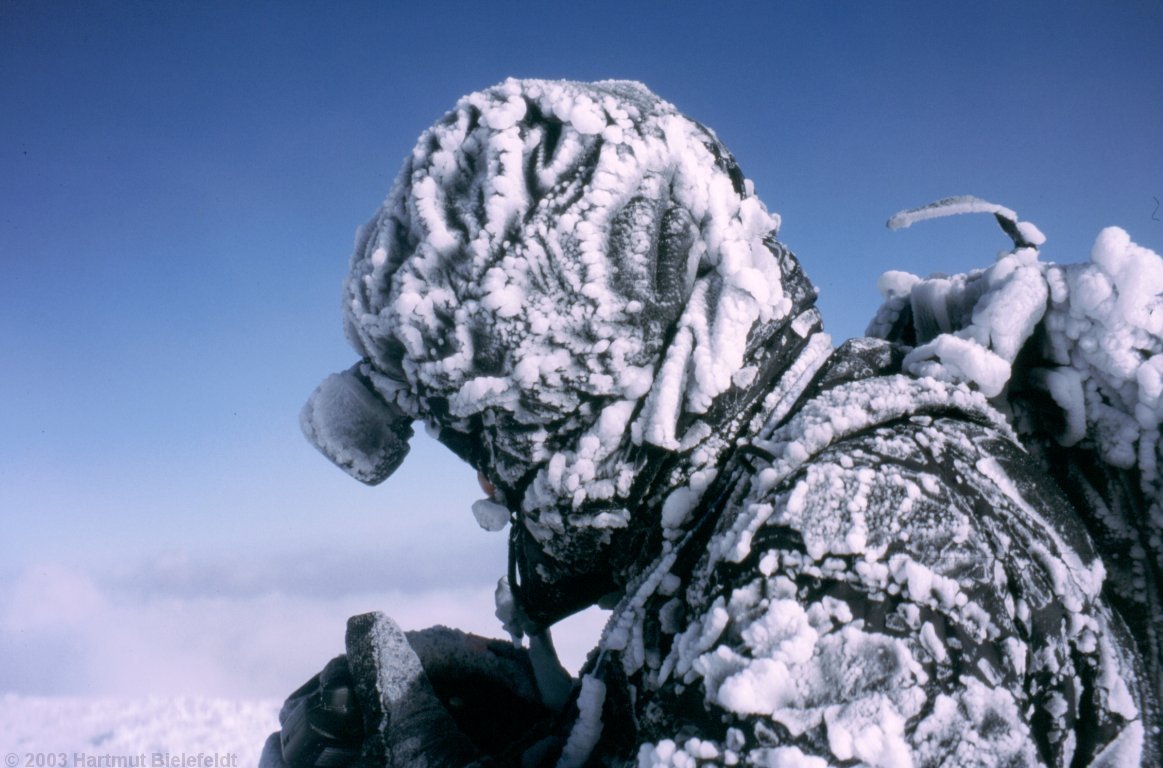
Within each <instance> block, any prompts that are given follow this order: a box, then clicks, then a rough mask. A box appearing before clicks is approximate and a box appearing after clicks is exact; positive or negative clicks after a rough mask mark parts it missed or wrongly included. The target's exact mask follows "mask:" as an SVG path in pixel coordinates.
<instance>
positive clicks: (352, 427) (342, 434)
mask: <svg viewBox="0 0 1163 768" xmlns="http://www.w3.org/2000/svg"><path fill="white" fill-rule="evenodd" d="M299 424H300V426H301V427H302V428H303V434H304V435H306V436H307V440H308V441H310V443H311V444H312V445H314V446H315V447H316V448H318V449H319V451H320V453H322V454H323V455H324V456H326V457H327V458H329V459H331V461H332V462H334V463H335V465H336V466H337V467H339V468H340V469H342V470H343V471H345V472H347V474H349V475H351V476H352V477H354V478H355V479H356V480H359V481H360V482H362V483H367V484H368V485H377V484H379V483H381V482H383V481H384V480H386V479H387V478H388V476H389V475H391V474H392V473H393V472H395V471H396V468H397V467H399V466H400V464H401V463H403V461H404V457H405V456H407V455H408V440H409V439H410V438H411V437H412V418H411V417H410V416H408V415H407V414H406V413H404V412H403V411H402V410H400V408H399V407H397V406H396V405H395V404H393V403H389V402H386V401H385V400H384V399H383V398H382V397H380V396H379V395H378V394H377V393H376V392H375V390H373V389H372V387H371V385H370V383H369V382H368V381H367V379H366V378H364V377H363V376H362V375H361V374H360V372H359V365H355V366H352V367H351V368H349V369H347V370H346V371H344V372H343V373H335V374H332V375H331V376H328V377H327V378H326V379H324V380H323V383H322V384H320V385H319V386H318V387H317V388H316V389H315V391H314V392H312V393H311V397H310V398H308V399H307V403H306V405H304V406H303V410H302V411H301V412H300V414H299Z"/></svg>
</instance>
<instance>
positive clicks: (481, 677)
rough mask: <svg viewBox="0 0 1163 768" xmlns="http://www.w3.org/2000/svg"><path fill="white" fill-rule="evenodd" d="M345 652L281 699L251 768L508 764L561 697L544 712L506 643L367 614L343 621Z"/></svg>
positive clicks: (519, 652)
mask: <svg viewBox="0 0 1163 768" xmlns="http://www.w3.org/2000/svg"><path fill="white" fill-rule="evenodd" d="M346 645H347V655H346V656H339V657H337V658H335V659H333V660H332V661H330V662H329V663H328V664H327V666H326V667H324V669H323V671H322V672H320V673H319V674H318V675H316V676H315V677H313V678H311V680H309V681H308V682H307V683H305V684H304V685H303V686H301V687H300V688H299V689H298V690H296V691H295V692H294V693H293V694H291V696H290V697H289V698H288V699H287V702H286V704H285V705H284V706H283V709H282V711H281V712H280V713H279V723H280V725H281V727H282V730H281V731H280V732H279V733H276V734H272V735H271V737H270V738H269V739H268V740H267V743H266V746H265V748H264V750H263V755H262V758H261V759H260V762H259V765H260V768H342V767H343V766H359V768H383V767H384V766H389V765H390V766H394V767H396V768H403V767H404V766H421V765H423V766H430V767H433V768H434V767H436V766H458V768H459V767H460V766H467V765H474V764H479V765H483V764H486V763H489V762H491V761H492V759H493V758H497V759H499V760H501V761H502V762H504V763H508V762H510V761H514V760H519V755H520V754H521V753H522V752H524V751H525V750H526V749H527V748H529V747H531V746H532V745H534V744H535V743H537V742H538V741H542V740H544V737H546V736H547V735H548V734H549V732H550V730H551V723H552V720H553V717H554V715H555V710H556V709H557V708H558V707H559V703H558V702H557V701H556V699H557V698H558V697H559V693H560V692H556V693H555V694H553V695H551V696H550V698H551V699H552V700H553V702H552V703H553V705H554V706H553V707H549V706H546V704H545V703H544V701H543V700H544V698H545V696H543V694H542V693H541V691H540V690H539V689H538V686H537V682H536V675H535V674H534V670H533V666H532V664H531V663H530V661H529V659H528V655H527V652H526V651H524V650H523V649H520V648H516V647H514V646H513V645H512V644H511V643H508V642H505V641H500V640H488V639H485V638H481V637H477V636H474V635H468V634H465V633H463V632H458V631H456V630H451V629H447V628H445V627H433V628H430V629H426V630H422V631H420V632H410V633H407V634H405V633H404V632H402V631H401V630H400V628H399V627H398V626H397V625H396V624H395V622H393V621H392V620H391V619H390V618H388V617H387V616H385V615H383V614H378V613H370V614H364V615H362V616H355V617H353V618H351V619H350V620H349V621H348V628H347V642H346ZM542 676H543V677H544V674H543V675H542ZM544 746H547V745H542V747H544ZM534 751H542V750H534Z"/></svg>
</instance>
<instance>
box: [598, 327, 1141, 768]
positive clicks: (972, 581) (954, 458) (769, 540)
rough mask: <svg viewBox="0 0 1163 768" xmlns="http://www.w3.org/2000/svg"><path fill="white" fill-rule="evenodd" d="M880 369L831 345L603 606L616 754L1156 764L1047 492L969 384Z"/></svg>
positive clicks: (1081, 555) (1073, 532) (746, 761)
mask: <svg viewBox="0 0 1163 768" xmlns="http://www.w3.org/2000/svg"><path fill="white" fill-rule="evenodd" d="M878 367H879V368H880V369H881V375H875V376H868V375H867V373H869V372H870V371H875V370H876V369H877V368H878ZM892 368H893V365H892V350H891V349H890V348H889V347H888V346H887V345H881V346H877V345H876V343H875V342H869V341H866V342H856V343H850V344H849V345H847V346H846V347H845V348H843V349H841V350H840V351H839V352H838V353H837V354H836V356H835V357H834V358H833V359H832V361H830V363H829V364H828V366H827V367H826V368H825V369H824V370H823V371H822V372H821V374H820V375H819V377H818V380H817V382H816V383H815V384H814V385H813V387H812V390H813V391H815V392H816V394H815V396H814V397H813V398H812V399H810V400H808V401H807V402H806V403H805V404H803V405H802V406H801V407H800V408H799V409H798V410H797V412H796V413H795V414H794V415H793V416H792V417H791V418H790V419H788V420H786V421H785V422H784V423H782V424H780V425H779V426H778V427H776V428H775V429H774V430H773V431H771V433H770V434H769V435H768V436H766V437H760V438H757V439H755V440H753V441H751V442H749V443H748V444H747V445H746V446H745V447H744V448H742V449H741V452H740V454H737V458H735V459H734V460H733V461H732V463H731V465H730V466H729V468H728V469H727V470H726V471H727V472H728V473H730V474H731V475H732V476H733V477H734V480H733V481H732V482H731V483H730V485H729V487H728V488H727V489H724V491H723V492H722V493H721V495H720V496H719V497H718V498H717V499H716V500H715V502H714V504H715V506H716V508H717V510H716V511H717V515H716V523H715V525H714V528H713V529H710V530H703V531H699V530H695V531H692V532H691V534H690V538H689V540H688V541H684V542H682V545H681V546H680V547H678V548H677V550H676V552H675V553H674V555H673V556H671V557H669V558H665V557H664V558H661V559H660V561H659V562H658V563H657V564H656V566H655V568H654V569H652V570H651V571H650V572H649V573H648V575H646V576H645V577H644V579H643V581H642V583H641V585H640V587H639V589H638V590H637V591H635V592H631V593H630V594H628V596H627V597H626V599H625V600H624V601H623V603H622V605H620V606H619V608H618V609H617V610H616V611H615V614H614V617H613V619H612V620H611V624H610V628H609V629H608V630H607V633H606V636H605V637H604V638H603V641H602V645H601V646H600V650H601V652H602V655H601V656H600V657H599V658H598V659H597V661H596V664H595V669H594V671H593V674H600V675H603V676H604V677H606V678H613V679H619V680H624V681H626V683H625V685H626V688H627V689H629V690H632V691H633V695H632V696H630V695H625V694H623V696H624V698H623V699H622V701H620V702H619V701H617V700H616V699H615V697H614V696H610V695H608V700H610V704H609V707H610V714H609V716H608V717H607V718H606V719H607V720H612V719H614V718H613V713H615V712H619V711H625V710H627V709H628V710H629V711H632V712H633V717H632V718H630V720H631V722H633V725H634V730H633V734H634V735H633V737H632V738H628V737H627V736H626V734H625V732H624V731H622V732H621V733H619V734H618V735H617V736H616V735H614V734H610V741H611V742H612V743H616V742H617V741H618V738H619V737H620V738H622V739H623V740H624V741H623V745H622V749H626V748H628V747H629V745H631V744H633V745H634V746H635V747H636V751H635V756H636V758H637V761H638V764H639V765H642V766H653V765H676V766H677V765H703V764H708V765H720V764H728V765H732V764H739V765H762V766H767V765H793V766H824V765H836V764H849V762H848V761H856V762H857V763H859V764H864V765H875V766H910V765H911V766H962V765H1090V764H1104V763H1103V762H1102V760H1109V761H1110V762H1108V763H1105V764H1110V765H1138V764H1140V762H1141V763H1142V764H1144V765H1150V764H1153V763H1152V762H1151V761H1152V760H1154V759H1155V755H1157V752H1155V751H1154V747H1152V745H1151V744H1150V740H1151V739H1152V738H1153V736H1152V734H1150V733H1149V730H1148V729H1149V728H1151V727H1153V723H1152V721H1151V719H1149V718H1148V717H1147V716H1146V713H1145V712H1144V711H1143V708H1142V702H1144V701H1149V693H1148V692H1147V691H1146V684H1145V681H1144V680H1143V677H1142V675H1143V670H1142V669H1141V668H1140V667H1139V666H1138V660H1137V658H1136V654H1135V650H1134V642H1133V641H1132V639H1131V638H1130V636H1129V634H1128V631H1127V629H1126V626H1125V624H1124V623H1123V622H1122V621H1121V619H1120V618H1119V617H1118V616H1116V615H1114V614H1113V613H1112V611H1111V609H1110V607H1109V606H1108V605H1107V604H1106V603H1105V602H1104V600H1103V598H1102V584H1103V566H1102V563H1101V561H1100V560H1098V559H1097V558H1096V557H1095V554H1094V552H1093V549H1092V548H1091V545H1090V543H1089V540H1088V537H1087V534H1086V532H1085V530H1084V529H1083V527H1082V525H1081V523H1080V521H1079V520H1078V519H1077V518H1075V517H1072V511H1071V510H1070V507H1069V505H1068V504H1067V503H1066V501H1065V499H1064V498H1063V497H1062V495H1061V492H1060V491H1059V490H1058V489H1057V487H1056V486H1055V485H1053V484H1052V483H1049V484H1048V483H1046V482H1045V481H1044V478H1043V475H1042V470H1041V468H1040V467H1039V466H1038V465H1036V464H1035V463H1034V462H1033V461H1032V460H1031V459H1030V458H1029V456H1028V455H1026V453H1025V452H1024V451H1023V449H1022V448H1021V447H1020V446H1019V444H1018V443H1017V441H1016V439H1015V436H1014V434H1013V432H1012V431H1011V430H1010V429H1009V427H1008V425H1007V424H1006V422H1005V420H1004V419H1003V418H1002V417H1001V415H1000V414H999V413H998V412H996V411H995V410H994V409H993V408H991V407H990V406H989V405H988V403H987V402H986V401H985V399H984V397H982V396H981V395H980V394H978V393H976V392H973V391H971V390H970V389H968V388H967V387H966V386H965V385H963V384H951V383H943V382H939V381H937V380H934V379H931V378H928V379H911V378H908V377H903V376H900V375H883V372H884V371H891V370H892ZM628 702H632V703H628ZM1145 723H1146V728H1145ZM611 752H614V753H615V754H616V750H615V749H611ZM604 759H606V760H608V762H610V763H617V762H618V759H617V758H614V757H613V755H612V754H611V755H606V756H605V757H604ZM623 759H624V758H623Z"/></svg>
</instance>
